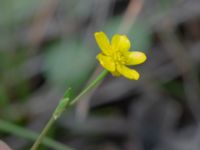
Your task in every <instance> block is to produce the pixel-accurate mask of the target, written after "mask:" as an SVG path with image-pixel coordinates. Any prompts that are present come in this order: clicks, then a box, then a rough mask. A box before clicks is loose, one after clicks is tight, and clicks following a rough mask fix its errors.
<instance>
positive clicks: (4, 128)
mask: <svg viewBox="0 0 200 150" xmlns="http://www.w3.org/2000/svg"><path fill="white" fill-rule="evenodd" d="M0 130H1V132H2V133H10V134H14V135H16V136H18V137H21V138H25V139H28V140H30V141H35V140H36V139H37V137H38V135H39V134H38V133H35V132H32V131H30V130H27V129H24V128H23V127H20V126H18V125H15V124H13V123H12V122H9V121H5V120H3V119H0ZM42 144H43V145H45V146H47V147H49V148H52V149H56V150H73V149H72V148H70V147H67V146H66V145H64V144H61V143H59V142H56V141H54V140H52V139H50V138H46V137H45V138H44V140H43V141H42Z"/></svg>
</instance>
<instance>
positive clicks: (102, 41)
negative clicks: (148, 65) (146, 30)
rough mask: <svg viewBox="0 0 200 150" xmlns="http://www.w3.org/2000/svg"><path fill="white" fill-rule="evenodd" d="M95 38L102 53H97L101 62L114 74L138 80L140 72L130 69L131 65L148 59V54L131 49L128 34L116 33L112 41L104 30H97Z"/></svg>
mask: <svg viewBox="0 0 200 150" xmlns="http://www.w3.org/2000/svg"><path fill="white" fill-rule="evenodd" d="M95 39H96V42H97V44H98V45H99V47H100V49H101V50H102V52H101V53H99V54H98V55H97V59H98V60H99V62H100V64H101V65H102V66H103V67H104V68H105V69H106V70H108V71H109V72H111V73H112V75H114V76H120V75H122V76H124V77H126V78H128V79H131V80H138V79H139V77H140V74H139V73H138V72H137V71H136V70H134V69H130V68H129V67H128V66H130V65H138V64H141V63H143V62H144V61H145V60H146V55H145V54H144V53H142V52H139V51H134V52H132V51H129V49H130V47H131V43H130V41H129V39H128V37H127V36H125V35H121V34H115V35H114V36H113V37H112V41H111V43H110V41H109V39H108V38H107V36H106V34H105V33H104V32H96V33H95Z"/></svg>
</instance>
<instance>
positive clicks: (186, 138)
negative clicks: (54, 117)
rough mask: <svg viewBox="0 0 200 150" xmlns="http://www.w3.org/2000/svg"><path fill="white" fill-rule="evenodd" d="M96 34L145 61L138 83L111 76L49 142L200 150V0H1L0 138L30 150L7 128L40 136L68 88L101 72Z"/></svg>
mask: <svg viewBox="0 0 200 150" xmlns="http://www.w3.org/2000/svg"><path fill="white" fill-rule="evenodd" d="M96 31H104V32H106V33H107V34H108V36H109V37H110V38H111V37H112V35H113V34H115V33H123V34H127V35H128V37H129V38H130V40H131V42H132V46H131V49H132V50H141V51H143V52H145V53H146V54H147V56H148V60H147V62H145V63H144V64H142V65H139V66H137V67H136V69H137V70H139V71H140V73H141V79H140V80H139V81H130V80H127V79H124V78H114V77H112V76H111V75H108V76H107V77H106V78H105V80H104V81H103V83H102V84H101V85H100V86H99V87H98V88H97V89H96V90H93V91H92V92H91V93H90V94H88V95H87V96H84V97H83V98H82V100H81V101H80V102H79V103H77V104H76V105H75V106H74V107H73V108H72V109H70V110H67V111H66V112H65V113H64V114H63V115H62V117H61V118H60V119H59V120H58V121H57V122H56V124H55V126H54V127H53V128H52V130H51V131H50V133H49V137H51V138H53V139H55V140H56V141H58V142H60V143H62V144H66V145H68V146H70V147H71V148H72V149H74V150H199V149H200V124H199V122H200V81H199V76H200V74H199V71H200V69H199V64H200V1H199V0H32V1H31V0H1V1H0V139H1V140H3V141H5V142H6V143H7V144H8V145H10V147H12V148H13V149H14V150H28V149H30V146H31V144H32V143H33V141H31V140H29V139H27V138H24V135H25V136H26V134H22V132H21V131H20V130H19V129H18V128H16V129H15V128H14V127H13V125H14V126H15V125H17V126H18V127H20V129H21V128H22V129H26V130H30V131H34V132H37V133H39V132H40V131H41V130H42V128H43V127H44V125H45V123H46V122H47V121H48V119H49V117H50V115H51V113H52V112H53V110H54V108H55V107H56V105H57V103H58V101H59V99H60V98H61V97H62V96H63V93H64V91H65V89H66V88H67V87H72V90H73V94H74V95H76V94H77V93H78V92H80V90H81V89H82V88H83V87H84V86H85V85H86V84H87V82H88V81H89V80H91V79H92V78H94V77H95V76H96V75H97V74H98V72H100V71H101V69H102V68H101V67H99V65H98V62H97V60H96V59H95V56H96V54H97V53H98V52H99V51H100V50H99V48H98V46H97V44H96V42H95V40H94V36H93V33H94V32H96ZM11 130H12V131H11ZM13 131H15V132H13ZM40 149H41V150H49V149H54V148H50V147H48V146H44V145H42V146H41V147H40Z"/></svg>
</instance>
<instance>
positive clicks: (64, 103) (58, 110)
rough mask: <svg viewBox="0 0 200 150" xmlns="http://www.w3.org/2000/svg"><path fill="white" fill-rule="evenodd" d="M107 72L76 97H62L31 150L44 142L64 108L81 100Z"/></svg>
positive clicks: (102, 73) (101, 74) (103, 72)
mask: <svg viewBox="0 0 200 150" xmlns="http://www.w3.org/2000/svg"><path fill="white" fill-rule="evenodd" d="M107 74H108V71H106V70H104V71H102V72H101V73H100V74H99V75H98V76H97V78H96V79H94V80H93V81H92V82H91V83H90V84H89V85H88V86H87V87H86V88H85V89H83V91H82V92H81V93H80V94H78V95H77V96H76V97H75V98H74V99H72V100H70V98H69V97H64V99H62V100H61V101H60V103H59V104H58V106H57V107H56V109H55V111H54V113H53V115H52V116H51V118H50V119H49V121H48V123H47V124H46V126H45V127H44V129H43V130H42V132H41V134H40V135H39V137H38V138H37V140H36V141H35V143H34V144H33V146H32V147H31V149H30V150H37V148H38V146H39V145H40V143H41V142H42V140H43V138H44V137H45V135H46V134H47V132H48V131H49V129H50V128H51V126H52V125H53V124H54V122H55V121H56V120H57V119H58V118H59V117H60V116H61V114H62V113H63V111H64V109H66V108H67V107H70V106H71V105H73V104H74V103H76V102H77V101H78V100H80V98H81V97H82V96H83V95H84V94H86V93H87V92H88V91H90V90H91V89H92V88H94V87H95V86H96V85H97V84H98V83H100V81H101V80H102V79H104V77H105V76H106V75H107Z"/></svg>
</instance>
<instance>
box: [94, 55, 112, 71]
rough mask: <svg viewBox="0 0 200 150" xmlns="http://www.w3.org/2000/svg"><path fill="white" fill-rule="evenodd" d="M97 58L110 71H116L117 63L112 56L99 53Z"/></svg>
mask: <svg viewBox="0 0 200 150" xmlns="http://www.w3.org/2000/svg"><path fill="white" fill-rule="evenodd" d="M97 59H98V60H99V62H100V64H101V65H102V66H103V67H104V68H105V69H106V70H108V71H110V72H114V71H115V63H114V61H113V60H112V58H111V57H109V56H105V55H103V54H101V53H100V54H98V55H97Z"/></svg>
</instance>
